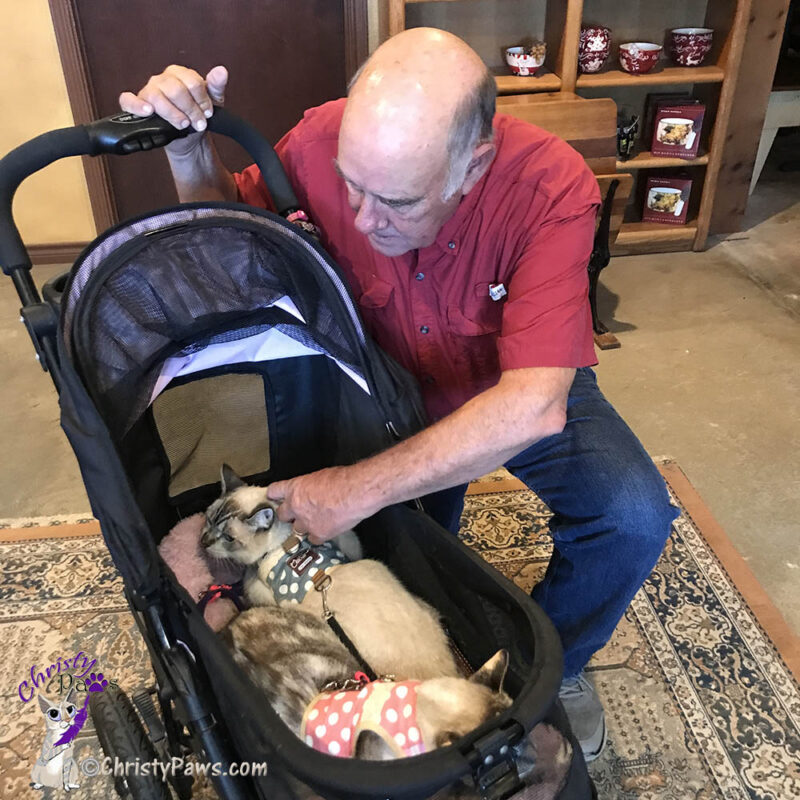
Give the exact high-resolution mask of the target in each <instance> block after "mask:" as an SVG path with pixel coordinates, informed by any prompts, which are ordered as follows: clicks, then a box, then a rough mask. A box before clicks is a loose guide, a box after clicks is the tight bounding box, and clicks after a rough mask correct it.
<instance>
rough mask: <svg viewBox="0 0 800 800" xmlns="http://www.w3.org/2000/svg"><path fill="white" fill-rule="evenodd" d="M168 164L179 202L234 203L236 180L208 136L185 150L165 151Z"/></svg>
mask: <svg viewBox="0 0 800 800" xmlns="http://www.w3.org/2000/svg"><path fill="white" fill-rule="evenodd" d="M167 157H168V159H169V167H170V169H171V170H172V177H173V179H174V181H175V188H176V189H177V192H178V199H179V200H180V201H181V202H182V203H191V202H200V201H206V200H222V201H227V202H235V201H236V198H237V192H236V183H235V181H234V180H233V175H231V173H230V172H229V171H228V170H227V169H226V168H225V165H224V164H223V163H222V160H221V159H220V157H219V155H218V154H217V149H216V148H215V147H214V143H213V142H212V141H211V139H210V138H209V137H208V136H203V137H202V138H201V139H200V141H199V142H198V143H197V144H196V146H195V147H193V148H192V149H191V150H189V151H188V152H186V153H174V152H171V151H169V150H167Z"/></svg>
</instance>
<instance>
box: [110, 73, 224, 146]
mask: <svg viewBox="0 0 800 800" xmlns="http://www.w3.org/2000/svg"><path fill="white" fill-rule="evenodd" d="M227 84H228V70H227V69H225V67H222V66H219V67H214V68H213V69H212V70H211V71H210V72H209V73H208V75H206V77H205V78H203V76H202V75H200V73H198V72H195V71H194V70H193V69H189V68H188V67H181V66H178V65H176V64H173V65H172V66H169V67H167V68H166V69H165V70H164V71H163V72H162V73H161V74H159V75H153V76H152V77H151V78H150V80H149V81H148V82H147V83H146V84H145V86H144V87H143V88H141V89H140V90H139V92H138V93H137V94H134V93H133V92H123V93H122V94H121V95H120V96H119V105H120V108H122V110H123V111H127V112H128V113H129V114H136V115H138V116H141V117H147V116H150V114H152V113H153V112H155V113H156V114H158V116H159V117H163V118H164V119H165V120H167V122H170V123H172V125H174V126H175V127H176V128H178V129H179V130H185V129H186V128H188V127H189V126H190V125H191V126H192V127H193V128H194V129H195V130H196V131H199V132H202V131H204V130H205V129H206V126H207V123H206V119H207V118H208V117H210V116H211V115H212V114H213V113H214V109H213V104H214V103H216V104H217V105H222V103H223V102H224V100H225V87H226V86H227ZM199 138H200V137H187V138H186V139H178V140H176V141H175V142H172V143H171V144H170V145H168V146H167V150H168V151H169V152H170V153H173V154H175V155H181V154H185V153H187V152H189V151H191V150H193V149H194V148H195V147H196V146H197V144H198V139H199Z"/></svg>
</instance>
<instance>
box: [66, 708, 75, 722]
mask: <svg viewBox="0 0 800 800" xmlns="http://www.w3.org/2000/svg"><path fill="white" fill-rule="evenodd" d="M67 714H69V717H70V719H72V717H74V716H75V706H72V705H70V706H67Z"/></svg>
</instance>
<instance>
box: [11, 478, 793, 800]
mask: <svg viewBox="0 0 800 800" xmlns="http://www.w3.org/2000/svg"><path fill="white" fill-rule="evenodd" d="M662 473H663V474H664V475H665V477H666V478H667V482H668V485H669V486H670V489H671V491H672V494H673V499H674V501H675V503H676V504H677V505H678V506H679V507H680V508H681V510H682V513H681V516H680V517H679V518H678V519H677V520H676V522H675V523H674V527H673V532H672V536H671V538H670V540H669V542H668V544H667V547H666V549H665V551H664V554H663V556H662V558H661V559H660V561H659V563H658V564H657V566H656V568H655V570H654V571H653V574H652V575H651V577H650V578H649V579H648V581H647V583H646V584H645V586H644V587H643V589H642V590H641V591H640V592H639V593H638V594H637V595H636V597H635V598H634V601H633V603H632V604H631V607H630V608H629V610H628V612H627V613H626V615H625V617H624V618H623V620H622V621H621V622H620V625H619V626H618V628H617V630H616V632H615V634H614V636H613V637H612V639H611V641H610V642H609V644H608V645H607V646H606V647H605V648H604V649H603V650H602V651H601V652H600V653H598V654H597V655H596V656H595V658H594V659H593V660H592V662H591V664H590V667H589V670H588V672H589V675H590V678H591V679H592V681H593V682H594V684H595V686H596V687H597V690H598V692H599V693H600V695H601V698H602V700H603V703H604V705H605V708H606V712H607V719H608V727H609V743H608V746H607V748H606V750H605V751H604V753H603V755H602V756H601V757H600V758H599V759H598V760H597V761H595V762H594V763H593V764H592V765H591V766H590V771H591V773H592V776H593V778H594V780H595V782H596V785H597V788H598V792H599V796H600V798H603V799H604V800H605V798H609V799H614V798H618V799H619V800H627V799H628V798H642V799H643V800H689V799H690V798H691V799H693V800H740V799H741V800H790V798H796V797H800V766H799V765H800V689H798V685H797V682H796V680H795V678H794V677H793V676H792V674H791V669H790V665H793V666H794V667H795V668H796V669H797V668H798V663H800V660H799V659H798V651H797V639H796V637H793V636H792V635H791V633H790V632H789V631H788V629H786V627H785V626H783V625H782V623H781V620H780V617H779V616H778V615H777V613H776V612H775V611H774V609H772V607H771V605H770V604H769V602H768V601H767V600H766V598H765V595H764V594H763V592H762V591H761V590H760V587H758V585H757V584H756V583H755V580H754V579H753V578H752V575H750V574H749V572H748V571H747V568H746V566H745V565H744V563H743V562H741V559H739V560H738V561H737V558H738V557H737V556H736V554H735V552H734V551H733V550H732V549H731V548H730V546H729V545H728V544H727V542H726V540H725V538H724V535H723V534H721V532H720V531H719V529H718V527H716V526H715V525H714V523H713V520H712V519H711V517H710V515H709V514H708V512H707V509H705V508H704V507H703V506H702V503H701V502H700V501H699V498H697V496H696V494H695V493H694V491H693V489H692V488H691V486H690V485H689V483H688V481H686V479H685V477H684V476H683V475H682V473H681V472H680V470H679V469H678V468H677V467H676V466H675V465H674V464H666V465H663V466H662ZM548 518H549V512H548V511H547V508H546V507H545V506H544V505H543V504H542V503H541V502H540V501H539V500H538V498H536V496H535V495H533V494H532V493H531V492H529V491H528V490H527V489H525V488H524V487H521V485H520V484H518V483H517V482H516V481H514V479H512V478H510V476H508V475H507V473H495V474H493V475H491V476H488V477H487V478H485V479H483V480H481V481H479V482H476V483H474V484H473V485H472V486H471V487H470V493H469V496H468V498H467V503H466V506H465V510H464V516H463V518H462V536H463V538H464V540H465V541H466V542H467V543H468V544H469V545H470V546H472V547H474V548H475V549H476V550H478V551H479V552H481V554H482V555H483V556H484V558H486V559H487V561H489V562H490V563H492V564H493V565H494V566H495V567H497V569H499V570H500V571H501V572H503V573H504V574H505V575H506V576H507V577H509V578H510V579H512V580H514V581H515V582H516V583H518V584H519V585H520V586H521V587H522V588H523V589H525V590H526V591H527V590H529V589H530V588H531V586H532V585H533V584H534V583H535V582H536V581H537V580H538V579H539V577H540V575H541V574H542V573H543V571H544V568H545V565H546V563H547V560H548V558H549V551H550V546H551V545H550V541H549V536H548V534H547V521H548ZM80 520H81V516H80V515H78V516H77V517H72V518H47V519H36V520H24V521H23V520H15V521H14V524H13V525H10V524H8V523H5V524H4V523H3V522H0V563H2V564H3V570H2V574H0V600H2V602H0V641H2V643H3V648H4V652H5V658H3V659H2V660H0V691H2V692H3V697H4V700H5V703H4V704H3V712H2V717H1V718H0V719H1V720H2V721H1V722H0V797H4V798H5V797H15V798H25V797H38V796H40V795H41V793H40V792H37V791H35V790H34V789H33V788H31V787H30V786H29V782H30V770H31V766H32V765H33V762H34V761H35V759H36V758H37V756H38V755H39V751H40V748H41V742H42V737H43V733H44V724H43V718H42V715H41V711H40V710H39V708H38V704H37V702H36V700H35V699H28V701H27V702H25V699H26V698H28V697H29V695H31V694H32V692H31V691H30V686H31V681H32V679H31V673H33V676H34V678H35V677H36V675H37V673H38V671H39V670H41V669H42V667H43V665H50V664H57V663H59V659H60V660H61V663H62V664H63V663H64V662H65V661H66V660H67V659H69V660H70V663H71V664H73V663H74V661H75V659H76V656H77V661H78V669H77V670H76V669H65V670H63V671H62V672H61V673H60V674H58V673H54V674H53V675H52V676H51V678H50V679H49V680H48V681H46V684H45V685H44V686H43V687H42V688H41V691H43V692H44V694H45V695H47V696H50V697H55V696H57V695H58V694H59V692H60V691H62V690H65V689H66V688H67V687H68V685H69V682H70V681H71V680H72V681H73V682H75V683H76V684H77V685H78V688H83V687H82V685H81V684H80V683H78V682H77V681H76V675H78V674H79V673H80V672H83V671H84V669H85V667H86V666H87V665H89V664H91V662H92V661H93V660H94V661H95V663H94V664H93V665H92V666H91V667H90V669H91V671H95V672H96V671H98V670H99V671H102V672H103V673H104V675H105V677H106V678H108V679H109V680H114V681H116V682H117V683H119V685H120V686H121V687H122V688H123V689H125V690H127V691H129V692H132V691H134V690H135V689H136V688H137V687H139V686H142V685H145V684H147V683H148V682H150V681H151V680H152V677H151V673H150V667H149V662H148V659H147V655H146V653H145V648H144V645H143V642H142V640H141V638H140V637H139V635H138V632H137V630H136V627H135V624H134V622H133V619H132V617H131V615H130V613H129V612H128V609H127V606H126V605H125V603H124V600H123V598H122V584H121V580H120V578H119V575H118V574H117V573H116V570H115V569H114V566H113V564H112V563H111V560H110V558H109V555H108V552H107V551H106V549H105V546H104V545H103V542H102V539H101V538H100V536H99V535H98V534H97V526H96V523H93V522H85V521H84V522H81V521H80ZM79 654H80V655H79ZM84 658H85V661H84ZM25 682H27V683H25ZM78 696H79V697H80V696H81V695H78ZM100 757H101V751H100V747H99V744H98V742H97V739H96V737H95V735H94V731H93V729H92V726H91V722H89V723H87V725H86V726H85V727H84V729H83V730H82V731H81V733H80V734H79V737H78V739H77V743H76V747H75V758H76V760H77V761H78V762H79V763H83V762H84V761H85V759H89V760H90V761H91V759H95V758H98V759H99V758H100ZM198 788H200V786H198ZM204 788H205V787H204ZM74 794H75V796H76V797H77V798H79V799H80V798H82V797H89V798H107V797H111V796H112V789H111V783H110V779H109V778H107V777H103V776H99V775H98V776H87V775H83V776H82V777H81V787H80V789H79V790H75V792H74ZM201 794H202V795H204V796H207V795H208V793H207V791H202V792H201ZM53 796H56V795H53ZM57 796H63V795H62V793H61V792H58V793H57Z"/></svg>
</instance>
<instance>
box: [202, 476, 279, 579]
mask: <svg viewBox="0 0 800 800" xmlns="http://www.w3.org/2000/svg"><path fill="white" fill-rule="evenodd" d="M277 509H278V504H277V503H274V502H273V501H271V500H269V499H268V498H267V492H266V489H264V488H263V487H261V486H248V485H247V484H246V483H244V481H242V480H241V478H239V476H238V475H236V473H235V472H234V471H233V470H232V469H231V468H230V467H228V466H227V464H225V465H223V467H222V496H221V497H219V498H218V499H217V500H215V501H214V502H213V503H212V504H211V505H210V506H209V507H208V509H207V511H206V520H205V524H204V525H203V533H202V538H201V540H200V541H201V543H202V545H203V547H204V548H205V549H206V552H207V553H208V554H209V555H211V556H213V557H215V558H229V559H232V560H233V561H237V562H239V563H240V564H255V563H256V562H257V561H258V560H259V559H260V558H262V557H263V556H264V555H265V554H266V553H269V552H271V551H272V550H276V549H277V548H279V547H280V546H281V545H282V544H283V542H284V540H285V539H286V538H287V537H288V536H290V535H291V532H292V526H291V524H290V523H288V522H281V521H280V520H279V519H278V515H277Z"/></svg>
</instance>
